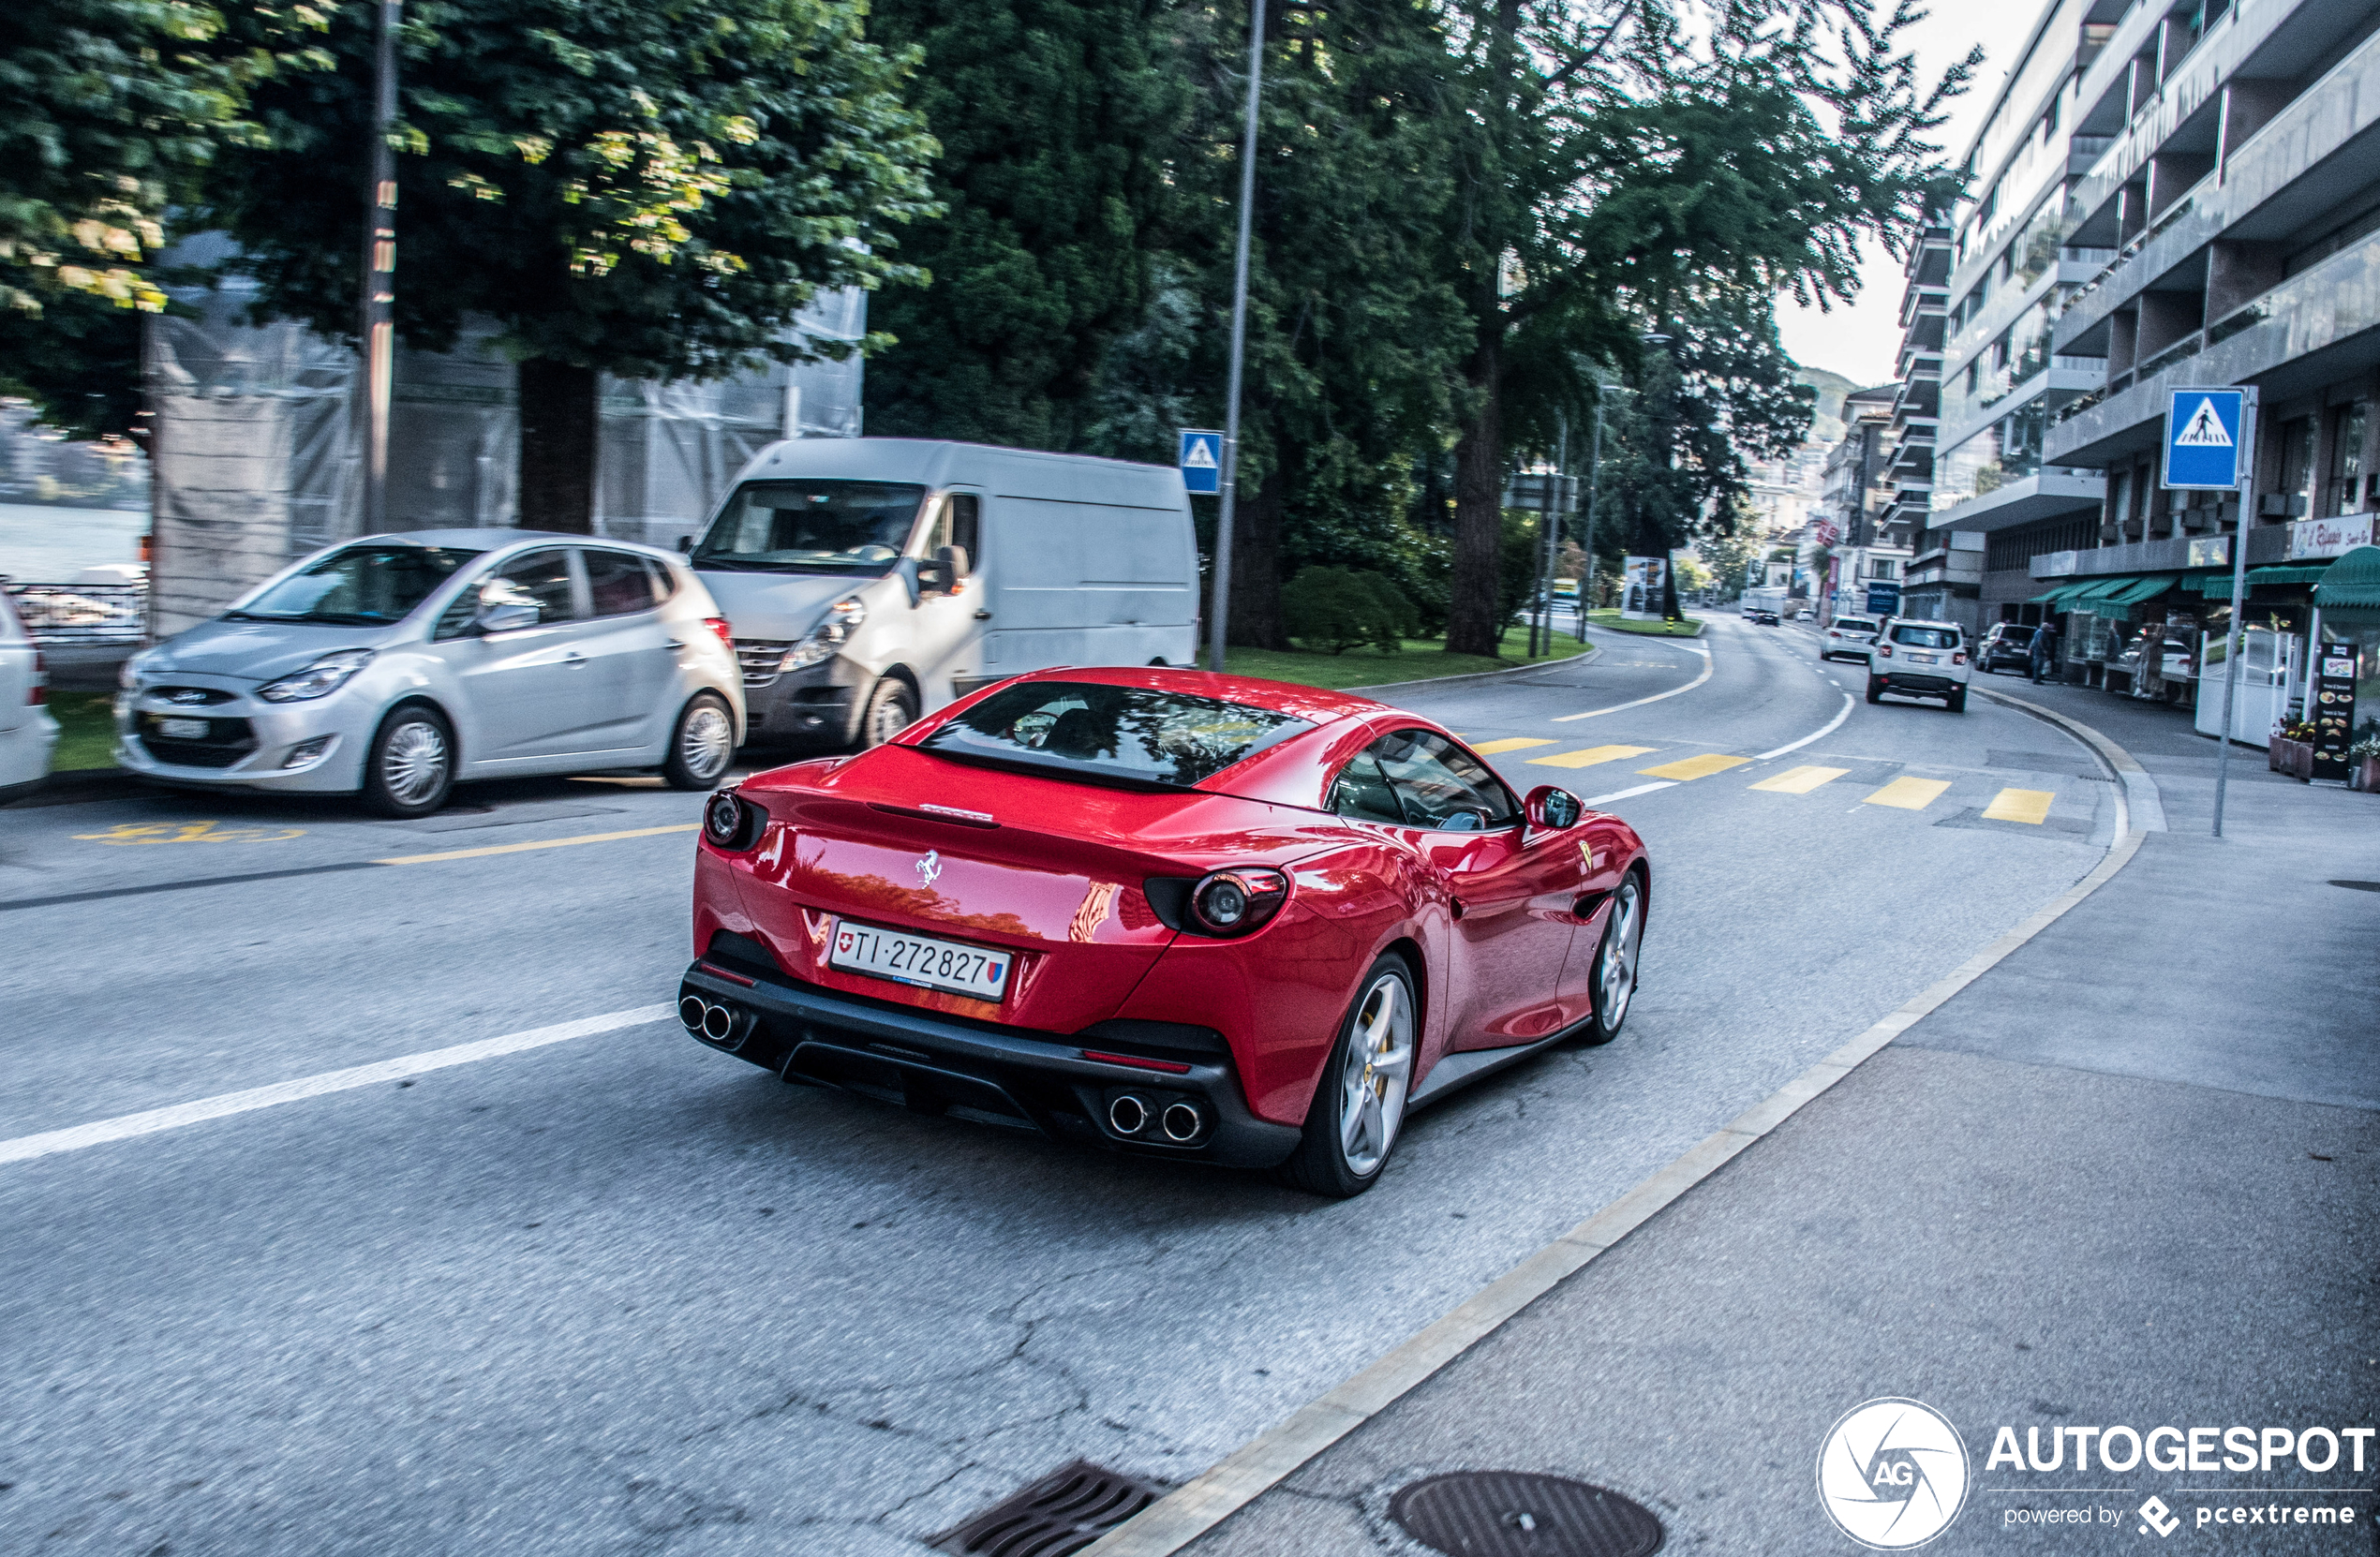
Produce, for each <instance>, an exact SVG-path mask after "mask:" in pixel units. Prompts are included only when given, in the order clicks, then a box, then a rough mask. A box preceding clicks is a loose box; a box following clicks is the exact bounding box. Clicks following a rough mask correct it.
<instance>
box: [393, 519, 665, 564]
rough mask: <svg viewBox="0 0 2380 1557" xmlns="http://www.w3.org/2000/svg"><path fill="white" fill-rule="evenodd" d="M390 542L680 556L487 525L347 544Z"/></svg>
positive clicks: (636, 544) (630, 544)
mask: <svg viewBox="0 0 2380 1557" xmlns="http://www.w3.org/2000/svg"><path fill="white" fill-rule="evenodd" d="M364 541H378V542H380V543H382V544H386V543H388V542H390V541H396V542H399V543H405V544H411V545H416V546H455V547H469V548H470V549H471V550H472V551H475V552H493V551H501V550H506V549H509V548H512V547H515V546H526V545H530V544H534V543H543V542H568V543H570V544H573V545H579V546H607V547H611V548H613V549H615V550H618V551H623V552H636V553H639V554H641V555H643V556H656V557H661V558H662V559H663V560H665V561H671V562H675V561H677V560H678V556H677V553H676V552H672V551H665V550H663V549H662V547H659V546H647V545H646V544H645V543H644V542H643V541H621V540H617V539H616V538H614V537H612V536H608V535H565V534H563V533H562V532H561V531H559V530H517V529H513V528H512V527H511V526H502V525H483V526H461V527H454V528H449V529H438V530H390V531H384V532H383V533H381V534H379V535H359V536H357V537H356V538H355V539H354V540H353V541H348V542H346V544H348V545H350V546H353V545H358V544H361V543H363V542H364Z"/></svg>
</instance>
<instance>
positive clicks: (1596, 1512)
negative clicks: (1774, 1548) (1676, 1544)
mask: <svg viewBox="0 0 2380 1557" xmlns="http://www.w3.org/2000/svg"><path fill="white" fill-rule="evenodd" d="M1389 1516H1390V1517H1391V1519H1393V1520H1396V1522H1397V1523H1399V1524H1401V1525H1403V1526H1405V1529H1406V1534H1408V1535H1411V1536H1412V1537H1413V1538H1414V1539H1415V1540H1418V1541H1421V1542H1422V1543H1423V1544H1424V1545H1427V1546H1432V1547H1435V1548H1436V1549H1437V1550H1440V1551H1444V1552H1448V1553H1450V1557H1645V1554H1646V1553H1648V1552H1654V1551H1659V1550H1660V1549H1661V1521H1660V1520H1657V1519H1655V1518H1654V1517H1653V1513H1652V1510H1650V1509H1648V1508H1646V1507H1645V1506H1644V1505H1643V1504H1640V1503H1632V1502H1630V1501H1629V1500H1628V1499H1627V1498H1624V1497H1622V1496H1620V1494H1619V1493H1617V1492H1614V1491H1612V1490H1608V1489H1606V1488H1602V1487H1590V1486H1588V1485H1587V1484H1586V1483H1585V1482H1584V1481H1571V1480H1569V1479H1568V1478H1567V1477H1564V1476H1558V1475H1531V1474H1530V1473H1528V1472H1526V1471H1455V1472H1452V1473H1451V1474H1450V1475H1434V1476H1429V1477H1427V1478H1425V1479H1423V1480H1421V1481H1417V1482H1415V1483H1413V1484H1412V1485H1411V1486H1409V1487H1406V1488H1402V1489H1400V1490H1398V1492H1397V1494H1396V1496H1394V1497H1392V1498H1391V1499H1390V1500H1389Z"/></svg>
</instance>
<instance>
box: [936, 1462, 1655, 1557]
mask: <svg viewBox="0 0 2380 1557" xmlns="http://www.w3.org/2000/svg"><path fill="white" fill-rule="evenodd" d="M1156 1498H1157V1492H1156V1489H1155V1488H1153V1487H1151V1486H1148V1485H1146V1484H1145V1483H1142V1482H1138V1481H1135V1480H1133V1479H1132V1477H1130V1476H1128V1475H1120V1474H1119V1473H1117V1472H1115V1471H1110V1470H1108V1469H1106V1468H1104V1467H1102V1466H1098V1465H1093V1463H1091V1461H1088V1460H1078V1461H1075V1462H1074V1463H1073V1464H1071V1465H1066V1466H1064V1467H1062V1468H1060V1469H1058V1470H1055V1471H1052V1472H1051V1473H1050V1474H1049V1475H1045V1476H1043V1477H1042V1478H1041V1479H1040V1480H1039V1481H1036V1482H1034V1484H1033V1485H1032V1486H1030V1487H1028V1488H1026V1489H1025V1490H1023V1491H1021V1492H1019V1493H1017V1494H1016V1495H1015V1496H1013V1497H1007V1498H1003V1499H1002V1500H1001V1501H1000V1502H998V1503H995V1504H993V1505H991V1506H990V1507H989V1508H987V1509H985V1510H984V1511H983V1512H982V1513H980V1514H974V1515H970V1516H969V1517H968V1518H967V1519H966V1520H964V1521H963V1522H962V1523H960V1524H959V1525H958V1526H956V1527H955V1528H953V1529H950V1530H945V1531H944V1532H943V1533H942V1534H941V1535H937V1536H935V1537H934V1538H933V1543H932V1544H933V1548H934V1550H937V1551H948V1552H955V1553H958V1554H959V1557H1066V1553H1068V1552H1072V1551H1080V1550H1082V1549H1083V1548H1084V1547H1087V1546H1089V1545H1090V1544H1091V1543H1092V1542H1093V1541H1095V1540H1097V1539H1098V1538H1099V1537H1100V1536H1102V1535H1106V1534H1107V1533H1108V1531H1110V1530H1113V1529H1114V1528H1115V1527H1116V1526H1118V1525H1120V1524H1122V1523H1123V1521H1124V1520H1128V1519H1130V1518H1132V1516H1133V1515H1135V1514H1138V1512H1140V1510H1142V1509H1143V1508H1146V1507H1148V1506H1149V1505H1150V1504H1152V1503H1153V1502H1155V1501H1156ZM1644 1550H1647V1551H1650V1550H1652V1548H1650V1547H1646V1548H1645V1549H1644Z"/></svg>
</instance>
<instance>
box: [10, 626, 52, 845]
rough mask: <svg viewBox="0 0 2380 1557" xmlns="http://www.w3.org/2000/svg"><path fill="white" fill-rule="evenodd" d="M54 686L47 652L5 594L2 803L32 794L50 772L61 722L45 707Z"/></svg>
mask: <svg viewBox="0 0 2380 1557" xmlns="http://www.w3.org/2000/svg"><path fill="white" fill-rule="evenodd" d="M49 687H50V677H49V675H47V674H46V673H45V672H44V671H43V669H42V664H41V651H40V650H39V649H37V648H36V647H34V645H33V639H32V638H31V637H30V636H29V635H28V634H27V633H26V632H25V630H24V624H23V623H22V622H21V621H19V620H18V619H17V612H16V606H15V604H14V603H13V602H12V601H10V600H9V599H8V597H7V594H6V593H0V800H10V799H14V798H15V797H16V796H18V795H20V794H29V793H32V792H33V791H34V790H35V789H37V788H38V787H39V786H40V783H41V780H42V779H43V778H44V777H45V776H46V775H47V774H48V773H49V771H50V753H51V752H52V750H53V749H55V748H56V746H57V744H58V721H57V720H56V719H52V718H51V717H50V710H49V708H48V707H47V706H45V705H46V704H48V702H49Z"/></svg>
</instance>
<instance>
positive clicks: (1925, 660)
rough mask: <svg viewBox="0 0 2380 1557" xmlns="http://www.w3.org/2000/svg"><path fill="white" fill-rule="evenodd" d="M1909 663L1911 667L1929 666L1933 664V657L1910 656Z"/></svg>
mask: <svg viewBox="0 0 2380 1557" xmlns="http://www.w3.org/2000/svg"><path fill="white" fill-rule="evenodd" d="M1909 662H1910V663H1911V664H1912V665H1930V664H1932V663H1933V662H1934V656H1932V655H1930V654H1912V655H1911V656H1910V657H1909Z"/></svg>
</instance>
